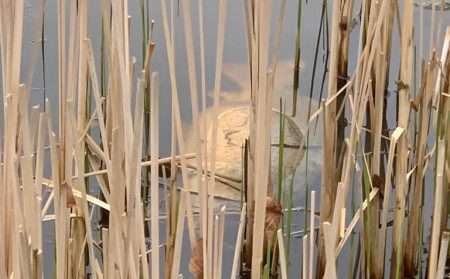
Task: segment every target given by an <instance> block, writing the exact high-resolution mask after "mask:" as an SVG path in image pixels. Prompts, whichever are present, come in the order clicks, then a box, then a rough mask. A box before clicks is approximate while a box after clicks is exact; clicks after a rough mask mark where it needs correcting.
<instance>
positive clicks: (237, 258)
mask: <svg viewBox="0 0 450 279" xmlns="http://www.w3.org/2000/svg"><path fill="white" fill-rule="evenodd" d="M246 213H247V204H246V203H244V204H243V205H242V209H241V215H240V218H239V228H238V233H237V238H236V245H235V248H234V256H233V265H232V267H231V276H230V279H235V278H236V276H237V274H238V267H239V261H240V256H241V249H242V241H243V238H244V227H245V218H246Z"/></svg>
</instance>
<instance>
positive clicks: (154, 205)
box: [150, 73, 160, 278]
mask: <svg viewBox="0 0 450 279" xmlns="http://www.w3.org/2000/svg"><path fill="white" fill-rule="evenodd" d="M150 94H151V96H150V98H151V101H150V105H151V110H150V113H151V116H150V123H151V124H150V134H151V139H150V142H151V146H150V150H151V151H150V157H151V158H152V161H153V163H152V165H151V196H150V198H151V201H150V206H151V246H152V247H151V249H152V265H151V267H152V268H151V270H152V278H160V276H159V220H158V217H159V180H158V172H159V171H158V167H159V165H158V163H157V161H156V158H159V75H158V74H157V73H153V74H152V80H151V90H150Z"/></svg>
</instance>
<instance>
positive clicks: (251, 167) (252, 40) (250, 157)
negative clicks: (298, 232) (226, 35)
mask: <svg viewBox="0 0 450 279" xmlns="http://www.w3.org/2000/svg"><path fill="white" fill-rule="evenodd" d="M253 3H254V1H253V0H247V1H244V11H245V22H246V33H247V50H248V64H249V76H250V111H249V121H250V123H253V121H254V119H255V113H256V109H255V108H256V92H257V91H256V89H257V87H256V84H255V78H256V75H257V73H258V70H259V69H258V68H257V65H256V52H255V51H254V50H253V49H254V45H255V44H256V32H255V16H254V14H255V12H254V5H253ZM255 128H256V127H254V125H249V138H248V141H247V150H248V152H247V153H248V154H247V155H246V162H247V164H246V166H247V174H248V173H254V172H255V161H254V159H255V143H254V142H253V140H254V139H255V136H256V135H255V133H256V131H255ZM245 186H246V189H245V190H246V203H247V222H246V230H245V231H246V235H245V246H244V249H245V253H244V258H243V262H244V264H243V266H244V265H245V266H246V267H247V268H249V266H250V265H251V261H252V246H253V243H252V232H253V231H252V229H253V223H254V221H253V219H254V214H253V212H254V200H255V189H254V186H255V184H254V177H253V176H252V175H247V177H246V183H245ZM245 272H246V271H245ZM241 273H242V272H241Z"/></svg>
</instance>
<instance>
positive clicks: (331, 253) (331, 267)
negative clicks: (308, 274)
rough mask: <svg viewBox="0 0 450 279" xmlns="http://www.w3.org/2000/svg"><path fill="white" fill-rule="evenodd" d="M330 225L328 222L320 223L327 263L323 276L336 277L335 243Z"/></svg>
mask: <svg viewBox="0 0 450 279" xmlns="http://www.w3.org/2000/svg"><path fill="white" fill-rule="evenodd" d="M331 226H332V225H331V224H330V223H329V222H324V223H322V228H323V232H324V238H325V239H324V241H325V254H326V257H327V259H326V260H327V265H326V269H325V275H324V278H327V279H328V278H331V279H333V278H337V273H336V254H335V245H334V242H333V231H332V227H331Z"/></svg>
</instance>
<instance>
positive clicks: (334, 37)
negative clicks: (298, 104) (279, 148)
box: [317, 0, 342, 278]
mask: <svg viewBox="0 0 450 279" xmlns="http://www.w3.org/2000/svg"><path fill="white" fill-rule="evenodd" d="M341 6H342V1H341V0H337V1H334V2H333V9H332V23H331V45H330V64H329V67H328V68H329V76H328V98H331V97H332V96H334V95H335V94H336V92H337V75H338V62H339V61H338V59H339V56H338V55H339V45H338V43H339V41H340V37H341V34H340V32H339V20H340V8H341ZM335 118H336V103H335V102H331V103H330V104H329V105H328V106H327V108H326V109H325V110H324V117H323V119H324V129H323V130H324V138H323V162H324V164H323V171H322V179H321V181H322V182H321V191H320V224H323V223H324V222H330V221H331V218H332V214H333V213H332V210H333V207H334V202H335V199H336V189H337V188H336V187H337V179H338V177H337V171H336V166H335V163H336V152H339V150H336V128H337V127H336V121H335ZM319 231H320V233H319V254H318V259H317V262H318V268H317V278H321V277H323V275H324V272H325V260H326V256H325V246H324V245H325V238H324V231H323V229H322V226H321V229H320V230H319Z"/></svg>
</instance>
